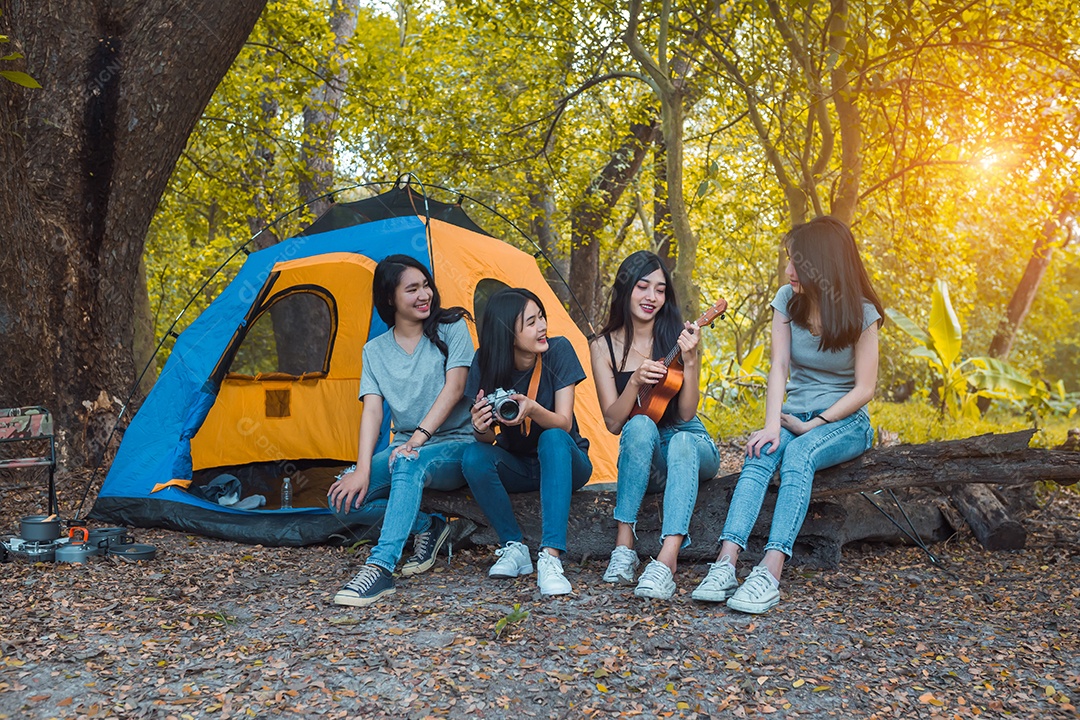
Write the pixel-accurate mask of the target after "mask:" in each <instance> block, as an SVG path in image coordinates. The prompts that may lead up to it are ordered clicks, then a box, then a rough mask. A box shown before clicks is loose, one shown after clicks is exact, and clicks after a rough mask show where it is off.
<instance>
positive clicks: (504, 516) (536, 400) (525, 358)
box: [461, 288, 592, 595]
mask: <svg viewBox="0 0 1080 720" xmlns="http://www.w3.org/2000/svg"><path fill="white" fill-rule="evenodd" d="M584 379H585V371H584V370H583V369H582V367H581V363H580V362H579V361H578V358H577V355H576V354H575V353H574V348H573V346H572V345H571V344H570V341H569V340H567V339H566V338H563V337H553V338H549V337H548V336H547V317H546V315H545V312H544V305H543V303H542V302H541V301H540V298H538V297H537V296H536V295H535V294H533V293H532V292H530V291H528V290H525V289H523V288H507V289H504V290H500V291H499V292H497V293H495V294H494V295H492V296H491V298H490V299H489V300H488V303H487V309H486V311H485V313H484V316H483V318H482V321H481V323H480V347H479V349H478V350H477V351H476V357H475V358H474V359H473V364H472V367H471V368H470V369H469V377H468V381H467V382H466V384H465V396H466V397H467V398H468V399H469V400H472V401H474V404H473V406H472V429H473V437H474V438H475V439H476V440H477V442H476V443H475V444H473V445H471V446H470V447H468V448H466V450H465V455H464V457H462V460H461V467H462V471H463V472H464V474H465V479H466V481H468V483H469V487H470V488H471V490H472V494H473V497H474V498H476V502H477V503H478V504H479V505H480V507H481V509H482V510H483V511H484V514H485V515H486V516H487V518H488V520H489V521H490V522H491V526H492V528H493V529H494V530H495V532H496V533H498V535H499V540H500V541H501V542H502V543H503V546H502V547H501V548H499V549H498V550H496V551H495V554H496V555H497V556H498V559H497V560H496V561H495V564H494V565H492V566H491V569H490V570H489V571H488V576H489V577H496V578H513V577H518V576H519V575H528V574H529V573H531V572H532V571H533V564H532V558H531V555H530V552H529V548H528V547H527V546H526V545H525V544H524V543H522V534H521V528H520V527H519V526H518V523H517V519H516V518H515V517H514V509H513V506H512V505H511V504H510V497H509V494H508V493H512V492H514V493H518V492H533V491H536V490H539V491H540V508H541V523H542V528H543V537H542V539H541V542H540V551H539V553H538V554H537V562H536V566H537V583H538V585H539V587H540V593H541V594H542V595H565V594H567V593H569V592H571V591H572V588H571V586H570V583H569V581H568V580H567V579H566V576H565V575H564V574H563V567H562V561H561V560H560V556H561V555H562V553H563V552H565V551H566V526H567V522H568V521H569V517H570V495H571V493H573V492H574V491H575V490H577V489H578V488H580V487H582V486H583V485H584V484H585V483H587V482H588V481H589V477H590V476H591V475H592V462H590V460H589V455H588V449H589V441H588V440H586V439H585V438H583V437H581V434H580V433H579V432H578V426H577V420H576V418H575V417H574V386H575V385H577V384H578V383H579V382H581V381H582V380H584Z"/></svg>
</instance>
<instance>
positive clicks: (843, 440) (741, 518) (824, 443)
mask: <svg viewBox="0 0 1080 720" xmlns="http://www.w3.org/2000/svg"><path fill="white" fill-rule="evenodd" d="M792 414H793V415H794V416H795V417H797V418H799V419H800V420H803V421H804V422H805V421H807V420H809V419H810V418H812V417H813V416H814V415H815V414H816V413H813V412H808V413H792ZM873 442H874V430H873V428H871V427H870V416H869V415H868V414H867V412H866V408H862V409H860V410H858V411H857V412H855V413H854V414H852V415H848V416H847V417H846V418H844V419H843V420H837V421H836V422H831V423H828V424H826V425H821V426H820V427H816V428H814V429H813V430H811V431H810V432H807V433H803V434H802V435H795V434H793V433H791V432H789V431H788V430H785V429H784V428H781V429H780V445H779V447H778V448H777V449H776V452H774V453H772V454H769V453H768V452H766V450H767V449H768V448H765V449H763V450H762V451H761V457H757V458H755V457H752V456H751V457H747V458H746V460H745V461H744V462H743V468H742V472H741V473H739V482H738V484H737V485H736V486H735V493H734V494H733V495H732V497H731V506H730V507H729V508H728V515H727V521H726V522H725V523H724V532H723V533H721V535H720V540H721V542H722V541H724V540H730V541H731V542H733V543H735V544H736V545H738V546H739V547H741V548H743V549H746V542H747V540H748V539H749V537H750V531H751V530H752V529H753V527H754V523H755V522H757V516H758V513H759V512H760V511H761V503H762V502H763V501H764V499H765V489H766V488H767V487H768V486H769V481H770V480H772V476H773V473H774V472H775V471H776V466H777V465H779V466H780V492H779V494H778V495H777V497H776V507H775V508H774V509H773V518H772V527H771V528H770V530H769V542H768V543H767V544H766V545H765V550H767V551H768V550H779V551H780V552H782V553H784V554H785V555H787V556H788V557H791V548H792V546H793V545H794V544H795V538H796V537H798V535H799V529H800V528H801V527H802V524H803V520H804V519H805V518H806V510H807V508H808V507H810V491H811V490H812V489H813V484H814V473H815V472H816V471H818V470H823V469H825V468H827V467H832V466H833V465H838V464H839V463H842V462H846V461H848V460H852V459H854V458H857V457H859V456H860V455H862V454H863V453H864V452H866V451H867V450H869V449H870V446H871V445H873ZM771 446H772V445H771V443H770V445H769V446H768V447H771Z"/></svg>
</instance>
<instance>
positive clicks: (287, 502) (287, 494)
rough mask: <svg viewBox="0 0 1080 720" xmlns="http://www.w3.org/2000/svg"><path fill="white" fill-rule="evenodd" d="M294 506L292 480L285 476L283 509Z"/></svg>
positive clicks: (282, 496) (282, 489) (282, 485)
mask: <svg viewBox="0 0 1080 720" xmlns="http://www.w3.org/2000/svg"><path fill="white" fill-rule="evenodd" d="M291 507H292V480H290V479H289V478H285V479H284V480H282V481H281V509H282V510H285V509H287V508H291Z"/></svg>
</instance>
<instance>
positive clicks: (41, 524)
mask: <svg viewBox="0 0 1080 720" xmlns="http://www.w3.org/2000/svg"><path fill="white" fill-rule="evenodd" d="M19 535H20V536H21V537H22V539H23V540H29V541H30V542H52V541H53V540H56V539H58V538H59V537H60V519H59V518H57V517H56V516H55V515H30V516H28V517H24V518H23V519H22V521H21V522H20V523H19Z"/></svg>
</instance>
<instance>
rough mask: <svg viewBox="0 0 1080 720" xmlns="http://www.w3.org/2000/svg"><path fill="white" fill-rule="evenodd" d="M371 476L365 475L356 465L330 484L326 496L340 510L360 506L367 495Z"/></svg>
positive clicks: (344, 510) (346, 510)
mask: <svg viewBox="0 0 1080 720" xmlns="http://www.w3.org/2000/svg"><path fill="white" fill-rule="evenodd" d="M370 482H371V478H370V477H369V476H367V475H363V474H361V473H360V471H359V470H357V469H356V468H355V467H354V468H353V469H352V470H351V471H349V472H347V473H345V474H343V475H342V476H341V477H339V478H338V479H337V480H335V481H334V483H333V484H332V485H331V486H330V490H329V491H328V492H327V493H326V497H327V498H328V499H329V501H330V507H332V508H334V510H336V511H338V512H348V511H349V510H352V509H354V508H358V507H360V504H361V503H362V502H364V496H366V495H367V491H368V485H369V484H370Z"/></svg>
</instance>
